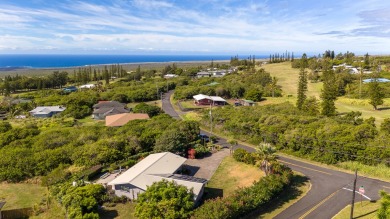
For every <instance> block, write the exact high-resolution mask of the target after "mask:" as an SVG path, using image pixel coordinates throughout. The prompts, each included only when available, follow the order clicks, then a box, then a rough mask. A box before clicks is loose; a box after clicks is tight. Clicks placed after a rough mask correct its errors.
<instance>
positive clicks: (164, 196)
mask: <svg viewBox="0 0 390 219" xmlns="http://www.w3.org/2000/svg"><path fill="white" fill-rule="evenodd" d="M193 198H194V193H193V192H192V189H191V190H190V191H189V190H188V189H187V187H185V186H182V185H177V184H176V183H175V182H168V181H166V180H163V181H160V182H155V183H153V184H152V185H151V186H148V188H147V189H146V191H145V192H144V193H142V194H140V195H139V196H138V199H137V205H136V207H135V216H136V217H138V218H141V219H142V218H145V219H146V218H172V219H175V218H189V216H190V213H191V210H192V209H193V207H194V201H193V200H194V199H193Z"/></svg>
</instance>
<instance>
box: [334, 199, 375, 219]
mask: <svg viewBox="0 0 390 219" xmlns="http://www.w3.org/2000/svg"><path fill="white" fill-rule="evenodd" d="M379 207H380V202H379V201H378V202H369V201H363V202H362V203H360V202H355V206H354V208H353V218H359V219H371V218H377V216H376V212H377V211H378V209H379ZM350 214H351V205H348V206H347V207H345V208H344V209H343V210H341V211H340V212H339V213H338V214H337V215H336V216H334V217H333V218H332V219H349V218H350Z"/></svg>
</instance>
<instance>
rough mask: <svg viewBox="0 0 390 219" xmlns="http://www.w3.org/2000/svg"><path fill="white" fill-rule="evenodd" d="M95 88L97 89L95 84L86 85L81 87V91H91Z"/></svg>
mask: <svg viewBox="0 0 390 219" xmlns="http://www.w3.org/2000/svg"><path fill="white" fill-rule="evenodd" d="M94 87H95V85H94V84H84V85H81V86H80V89H91V88H94Z"/></svg>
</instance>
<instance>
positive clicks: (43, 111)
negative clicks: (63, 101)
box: [30, 106, 66, 118]
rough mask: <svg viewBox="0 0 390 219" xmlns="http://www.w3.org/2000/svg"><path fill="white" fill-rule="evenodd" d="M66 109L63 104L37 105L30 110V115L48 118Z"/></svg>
mask: <svg viewBox="0 0 390 219" xmlns="http://www.w3.org/2000/svg"><path fill="white" fill-rule="evenodd" d="M64 110H66V108H65V107H63V106H38V107H36V108H35V109H33V110H31V111H30V114H31V116H34V117H40V118H48V117H52V116H54V115H55V114H59V113H61V112H63V111H64Z"/></svg>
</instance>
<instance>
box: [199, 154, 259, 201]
mask: <svg viewBox="0 0 390 219" xmlns="http://www.w3.org/2000/svg"><path fill="white" fill-rule="evenodd" d="M263 176H264V173H263V172H262V171H260V170H259V168H257V167H255V166H253V165H249V164H245V163H242V162H238V161H236V160H234V158H233V157H231V156H228V157H226V158H224V159H223V160H222V162H221V164H220V165H219V167H218V169H217V170H216V171H215V173H214V175H213V177H212V178H211V179H210V181H209V182H208V183H207V186H206V188H205V194H204V197H203V198H204V200H207V199H212V198H216V197H227V196H229V195H231V194H232V193H234V190H236V189H238V188H240V187H241V188H242V187H248V186H250V185H252V184H253V182H254V181H257V180H259V179H260V178H261V177H263Z"/></svg>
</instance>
